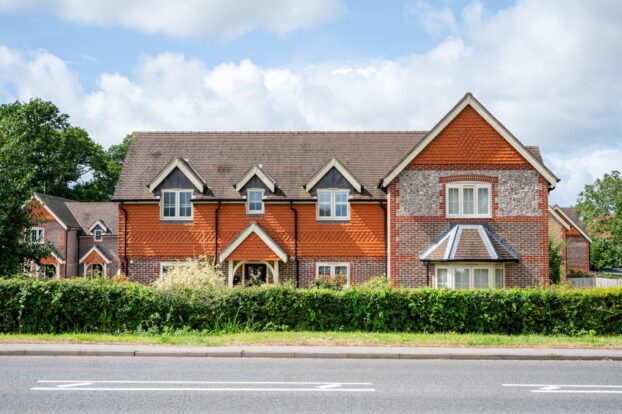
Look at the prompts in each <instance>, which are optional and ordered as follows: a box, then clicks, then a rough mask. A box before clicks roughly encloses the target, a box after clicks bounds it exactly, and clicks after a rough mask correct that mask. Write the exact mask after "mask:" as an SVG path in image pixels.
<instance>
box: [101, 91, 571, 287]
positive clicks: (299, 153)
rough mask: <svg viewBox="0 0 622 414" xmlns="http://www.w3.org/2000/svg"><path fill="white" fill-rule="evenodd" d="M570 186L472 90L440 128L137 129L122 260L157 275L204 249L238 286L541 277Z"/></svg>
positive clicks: (128, 166)
mask: <svg viewBox="0 0 622 414" xmlns="http://www.w3.org/2000/svg"><path fill="white" fill-rule="evenodd" d="M558 181H559V180H558V179H557V177H555V175H554V174H553V173H552V172H551V171H550V170H549V169H548V168H547V167H546V166H545V165H544V163H543V161H542V157H541V155H540V152H539V149H538V148H537V147H526V146H524V145H522V144H521V143H520V142H519V141H518V139H516V138H515V137H514V136H513V135H512V134H511V133H510V132H509V131H508V130H507V129H506V128H505V127H504V126H503V125H502V124H501V123H500V122H499V121H498V120H497V119H496V118H494V116H492V115H491V114H490V113H489V112H488V111H487V110H486V109H485V108H484V107H483V106H482V105H481V103H479V102H478V101H477V100H476V99H475V98H474V97H473V96H472V95H471V94H470V93H468V94H466V95H465V96H464V98H462V99H461V100H460V101H459V102H458V103H457V104H456V105H455V106H454V108H452V109H451V111H450V112H449V113H448V114H447V115H446V116H445V117H443V119H441V120H440V122H439V123H438V124H436V125H435V126H434V127H433V128H432V129H431V130H430V131H428V132H393V131H387V132H138V133H134V134H133V140H132V144H131V145H130V148H129V150H128V153H127V156H126V160H125V163H124V167H123V171H122V173H121V177H120V179H119V182H118V184H117V187H116V190H115V193H114V196H113V200H114V201H115V202H118V205H119V219H118V221H119V244H118V246H119V251H118V256H119V258H120V259H121V266H122V269H123V272H125V273H126V274H127V275H128V277H129V278H130V279H132V280H136V281H141V282H144V283H149V282H151V281H153V280H154V279H155V278H157V277H158V276H159V275H160V274H162V273H164V272H166V271H167V269H170V268H171V267H172V266H176V265H178V263H179V261H181V260H184V259H186V258H188V257H192V256H201V255H203V256H207V257H210V258H213V259H214V260H215V261H216V262H218V263H219V264H221V266H222V269H223V271H224V272H225V273H226V274H227V280H228V284H229V285H230V286H233V285H237V284H243V285H244V284H248V283H251V282H252V283H255V282H256V281H265V282H267V283H281V282H284V281H291V282H293V283H295V284H296V286H301V287H306V286H309V285H311V284H312V283H313V282H314V280H315V279H316V278H318V277H320V276H334V275H336V274H341V275H344V276H345V279H346V283H347V284H349V285H351V284H356V283H361V282H363V281H365V280H367V279H369V278H371V277H373V276H377V275H381V274H386V275H387V276H388V277H389V278H390V279H391V280H392V281H393V283H394V284H395V285H398V286H404V287H420V286H437V287H448V288H462V287H464V288H469V287H470V288H478V287H502V286H530V285H534V284H540V283H547V281H548V233H549V228H548V193H549V191H551V190H552V189H553V188H555V185H556V183H557V182H558Z"/></svg>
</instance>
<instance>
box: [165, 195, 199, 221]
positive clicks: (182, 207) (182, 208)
mask: <svg viewBox="0 0 622 414" xmlns="http://www.w3.org/2000/svg"><path fill="white" fill-rule="evenodd" d="M161 205H162V213H161V218H162V219H163V220H191V219H192V191H191V190H163V191H162V203H161Z"/></svg>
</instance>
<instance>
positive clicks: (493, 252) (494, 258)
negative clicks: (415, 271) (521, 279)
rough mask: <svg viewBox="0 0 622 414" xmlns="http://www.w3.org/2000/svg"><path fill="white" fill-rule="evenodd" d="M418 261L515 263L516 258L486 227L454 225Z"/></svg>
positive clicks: (507, 245) (508, 247)
mask: <svg viewBox="0 0 622 414" xmlns="http://www.w3.org/2000/svg"><path fill="white" fill-rule="evenodd" d="M420 259H421V260H423V261H430V262H435V261H438V262H464V261H481V262H498V261H500V262H503V261H517V260H518V255H517V254H516V252H515V251H514V249H513V248H512V247H511V246H510V245H509V244H508V243H507V242H505V241H504V240H502V239H501V238H499V237H498V236H497V235H496V234H494V233H493V232H492V231H491V230H490V229H488V228H487V227H486V226H483V225H481V224H457V225H455V226H453V227H452V228H450V229H449V230H447V231H446V232H445V233H443V234H442V235H441V237H440V238H439V240H438V241H437V242H436V243H434V244H433V245H432V246H430V247H429V248H428V249H427V250H426V251H425V252H424V253H423V254H422V255H421V256H420Z"/></svg>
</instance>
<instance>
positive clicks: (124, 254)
mask: <svg viewBox="0 0 622 414" xmlns="http://www.w3.org/2000/svg"><path fill="white" fill-rule="evenodd" d="M119 207H120V208H121V210H122V211H123V263H124V267H125V269H124V270H125V276H126V277H128V278H129V277H130V268H129V263H128V260H127V210H126V209H125V206H124V205H123V201H121V204H120V205H119Z"/></svg>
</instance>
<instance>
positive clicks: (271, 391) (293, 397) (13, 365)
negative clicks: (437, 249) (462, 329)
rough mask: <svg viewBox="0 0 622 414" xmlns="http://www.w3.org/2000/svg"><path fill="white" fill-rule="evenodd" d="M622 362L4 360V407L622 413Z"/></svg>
mask: <svg viewBox="0 0 622 414" xmlns="http://www.w3.org/2000/svg"><path fill="white" fill-rule="evenodd" d="M621 410H622V362H605V361H603V362H570V361H550V362H548V361H545V362H540V361H537V362H536V361H451V360H345V359H344V360H332V359H270V358H139V357H135V358H124V357H115V358H109V357H33V356H30V357H16V356H10V357H0V413H110V412H115V413H149V414H156V413H172V412H179V413H195V412H196V413H199V412H211V413H253V414H257V413H276V412H283V413H297V414H302V413H379V412H382V413H405V412H417V413H452V414H455V413H475V412H477V413H547V414H552V413H584V412H598V413H614V412H615V413H619V412H620V411H621Z"/></svg>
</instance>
